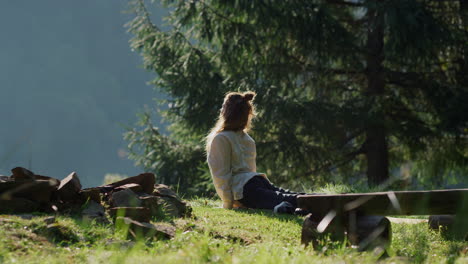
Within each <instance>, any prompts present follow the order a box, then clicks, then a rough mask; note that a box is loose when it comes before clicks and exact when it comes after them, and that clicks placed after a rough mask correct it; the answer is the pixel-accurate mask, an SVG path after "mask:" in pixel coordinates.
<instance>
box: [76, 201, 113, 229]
mask: <svg viewBox="0 0 468 264" xmlns="http://www.w3.org/2000/svg"><path fill="white" fill-rule="evenodd" d="M81 215H82V218H83V220H84V221H92V220H94V221H96V222H98V223H103V224H107V223H109V220H108V219H107V217H106V212H105V209H104V206H102V205H101V204H100V203H97V202H95V201H93V200H90V201H89V202H88V203H87V204H86V206H85V208H84V209H83V211H82V212H81Z"/></svg>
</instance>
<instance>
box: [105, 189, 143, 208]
mask: <svg viewBox="0 0 468 264" xmlns="http://www.w3.org/2000/svg"><path fill="white" fill-rule="evenodd" d="M110 204H111V206H112V207H139V206H141V201H140V199H138V195H137V194H136V193H135V192H134V191H132V190H130V189H125V190H122V191H118V192H112V194H111V199H110Z"/></svg>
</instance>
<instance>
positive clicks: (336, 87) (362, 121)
mask: <svg viewBox="0 0 468 264" xmlns="http://www.w3.org/2000/svg"><path fill="white" fill-rule="evenodd" d="M164 3H165V4H166V5H168V6H169V7H170V8H171V10H172V12H171V15H170V17H169V19H168V21H169V23H170V25H171V29H170V30H167V31H163V30H161V29H160V28H158V27H157V26H156V25H155V24H154V23H152V22H151V19H150V16H149V13H148V12H147V9H146V7H145V5H144V2H143V1H142V0H136V1H133V7H134V11H135V12H136V14H137V15H136V17H135V19H134V20H133V21H131V22H130V23H129V30H130V32H132V33H133V34H134V38H133V39H132V41H131V45H132V48H134V49H136V50H138V51H139V52H140V53H141V54H142V56H143V58H144V64H145V67H146V68H147V69H148V70H151V71H154V72H155V73H156V74H157V77H156V79H155V80H154V85H155V86H156V87H158V88H159V89H161V90H162V91H164V92H165V93H167V94H168V96H169V98H170V99H169V100H167V101H165V102H163V104H166V103H167V105H168V107H169V109H168V110H167V111H165V117H166V119H167V120H168V121H169V122H170V123H171V124H172V126H171V135H170V136H169V137H167V136H163V135H161V134H159V133H157V134H153V136H154V135H156V138H157V140H156V141H158V140H159V142H162V141H165V142H171V143H170V144H166V145H158V147H155V146H154V143H152V142H154V140H153V141H152V142H151V141H148V138H147V137H144V136H142V134H141V133H140V132H141V131H138V130H137V129H135V130H133V131H130V132H129V134H128V135H127V137H128V138H129V139H130V140H133V141H136V140H137V139H139V140H140V141H139V144H140V146H142V147H144V148H148V149H147V150H146V152H145V153H144V154H137V153H134V155H133V157H134V158H136V159H138V160H139V161H140V162H141V163H145V162H146V163H145V164H147V166H146V167H151V166H153V168H154V169H155V170H156V171H157V172H159V173H160V172H162V171H164V173H165V174H164V175H161V177H164V178H165V179H166V180H167V181H174V180H175V179H177V181H178V182H179V183H180V182H181V181H182V184H187V186H189V185H193V184H194V183H196V182H200V181H201V180H202V179H207V178H206V177H207V176H206V170H203V169H200V168H202V166H203V165H202V164H203V163H204V157H203V155H202V152H201V150H202V149H203V148H202V146H203V137H204V136H205V135H206V133H207V132H208V131H209V129H210V127H211V126H213V124H214V121H215V119H216V117H217V115H218V113H219V107H220V105H221V103H222V99H223V95H224V94H225V93H226V92H227V91H237V90H240V91H245V90H254V91H256V92H257V94H258V96H257V98H256V104H257V105H258V110H259V116H258V118H257V122H255V125H254V130H253V132H252V133H253V137H254V139H256V141H257V150H258V154H259V156H258V163H259V167H260V168H261V169H263V170H264V171H266V172H267V173H270V174H273V175H275V181H278V180H279V181H281V180H283V181H287V180H294V179H309V180H315V181H318V180H320V179H322V180H324V179H323V178H318V177H317V175H319V174H320V173H322V172H324V171H326V172H329V173H331V174H328V175H339V176H340V177H341V178H342V179H346V178H348V179H349V178H350V177H354V176H356V175H357V177H359V176H360V175H362V174H363V173H365V174H366V175H367V179H368V183H369V184H370V185H377V184H380V183H382V182H384V181H385V180H387V179H388V178H389V170H390V168H393V167H395V166H397V165H398V164H400V163H401V162H403V161H405V160H406V161H408V160H422V159H423V158H424V153H425V151H428V150H432V151H435V153H440V152H438V151H437V149H435V148H438V147H439V146H440V145H441V144H439V143H440V142H442V141H443V142H445V143H446V144H447V146H449V145H450V146H451V147H452V148H450V149H452V150H453V151H454V153H451V156H450V159H453V160H454V161H456V166H462V167H463V166H465V165H466V160H467V148H466V136H467V135H466V134H467V123H468V122H467V115H466V114H465V113H467V112H468V104H466V98H468V90H467V89H468V88H467V87H468V85H467V77H466V75H467V74H466V73H467V71H466V70H467V60H468V56H467V54H466V52H467V51H466V43H468V42H467V40H468V37H467V31H468V28H467V22H466V17H467V7H466V6H467V3H466V1H461V0H459V1H455V0H454V1H448V0H447V1H435V0H433V1H429V0H358V1H345V0H307V1H301V0H294V1H274V0H269V1H267V0H259V1H251V0H236V1H221V0H212V1H164ZM146 120H148V119H146ZM146 125H148V126H149V127H152V125H151V124H149V123H147V124H146ZM139 133H140V134H139ZM163 138H164V140H162V141H161V139H163ZM158 144H160V143H158ZM182 146H183V147H182ZM154 151H159V153H158V155H159V156H157V157H156V156H154V155H152V154H151V153H152V152H154ZM173 152H177V153H179V152H180V155H178V158H179V160H178V162H182V163H183V162H187V163H186V164H188V162H191V163H190V165H187V166H189V167H190V168H192V170H190V171H185V172H183V171H179V172H178V173H179V175H182V174H184V173H185V174H187V173H188V174H189V175H190V176H187V177H185V178H184V177H181V178H178V177H175V179H172V177H173V176H172V175H171V173H170V172H169V171H168V170H162V167H161V166H160V167H158V168H155V167H154V165H151V164H160V160H161V158H162V159H165V160H167V161H168V163H167V164H169V163H170V160H171V159H170V158H169V159H166V158H167V155H166V153H173ZM182 152H184V153H185V154H184V155H182ZM187 152H188V153H190V152H192V153H197V154H196V155H195V156H196V157H197V158H190V159H189V158H188V157H194V156H192V155H187V154H186V153H187ZM162 156H164V157H166V158H163V157H162ZM176 156H177V155H176ZM180 156H184V157H187V160H183V159H180ZM435 157H437V158H442V159H443V158H444V157H440V155H437V154H436V155H435ZM465 167H466V166H465ZM195 168H196V169H195ZM172 169H175V170H176V171H178V170H177V168H172ZM167 173H169V174H167ZM204 177H205V178H204ZM182 178H183V179H182ZM188 178H190V180H189V179H188ZM170 179H172V180H170ZM328 180H329V179H328Z"/></svg>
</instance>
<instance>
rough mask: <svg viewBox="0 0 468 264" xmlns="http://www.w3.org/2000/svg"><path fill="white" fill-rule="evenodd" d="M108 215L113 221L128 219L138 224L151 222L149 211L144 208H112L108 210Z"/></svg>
mask: <svg viewBox="0 0 468 264" xmlns="http://www.w3.org/2000/svg"><path fill="white" fill-rule="evenodd" d="M109 214H110V215H111V216H112V218H114V219H116V218H117V217H129V218H132V219H133V220H136V221H140V222H149V221H150V220H151V214H150V210H149V209H148V208H145V207H114V208H111V209H110V212H109Z"/></svg>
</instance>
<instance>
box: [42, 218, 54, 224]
mask: <svg viewBox="0 0 468 264" xmlns="http://www.w3.org/2000/svg"><path fill="white" fill-rule="evenodd" d="M44 223H46V225H50V224H53V223H55V216H49V217H46V218H44Z"/></svg>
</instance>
